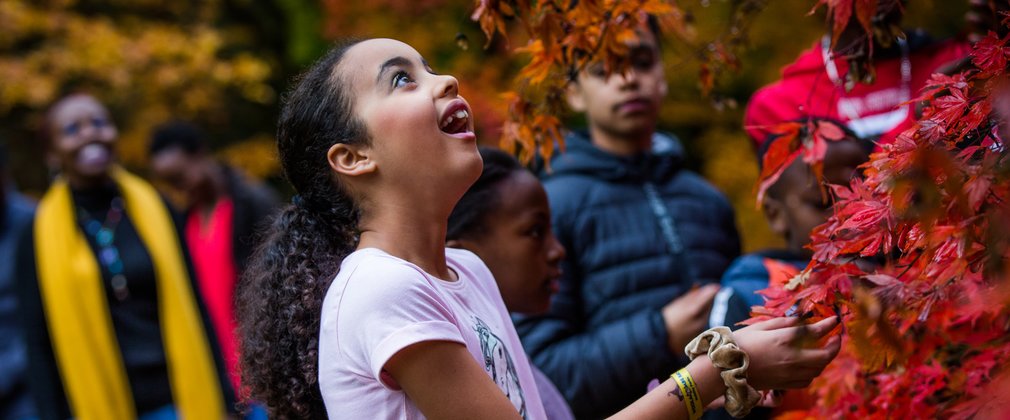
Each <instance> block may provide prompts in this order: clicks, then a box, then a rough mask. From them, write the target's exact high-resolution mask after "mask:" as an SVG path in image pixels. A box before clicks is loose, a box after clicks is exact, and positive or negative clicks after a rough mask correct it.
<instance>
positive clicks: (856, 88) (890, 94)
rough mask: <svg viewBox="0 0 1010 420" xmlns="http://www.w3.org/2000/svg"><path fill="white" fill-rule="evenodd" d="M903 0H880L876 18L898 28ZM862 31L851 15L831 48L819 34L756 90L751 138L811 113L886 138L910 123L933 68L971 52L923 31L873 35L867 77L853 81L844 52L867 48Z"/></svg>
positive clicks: (747, 118)
mask: <svg viewBox="0 0 1010 420" xmlns="http://www.w3.org/2000/svg"><path fill="white" fill-rule="evenodd" d="M903 3H904V1H903V0H881V1H880V2H878V3H877V14H876V16H875V25H876V26H878V27H880V28H882V29H883V30H889V29H888V28H897V27H898V24H899V23H900V20H901V15H902V13H903V10H904V7H905V6H904V5H903ZM828 26H829V27H830V26H831V25H830V23H829V25H828ZM865 37H866V33H865V31H864V30H863V28H862V27H861V26H859V24H858V23H857V20H856V19H855V18H853V19H852V20H851V21H850V23H849V25H848V26H847V27H846V29H845V30H844V31H843V32H842V34H840V35H839V36H838V40H837V42H836V43H835V48H834V50H832V48H831V34H826V35H824V36H823V37H821V39H819V40H817V41H816V42H814V45H813V46H812V47H811V48H809V49H807V50H805V51H803V52H802V53H800V56H799V57H798V58H797V59H796V61H794V62H793V63H791V64H789V65H787V66H786V67H785V68H783V69H782V78H781V79H780V80H778V81H776V82H774V83H772V84H770V85H768V86H765V87H763V88H761V89H759V90H758V91H757V92H755V93H754V95H753V96H751V98H750V101H748V104H747V109H746V111H745V114H744V127H745V128H746V129H747V133H748V134H749V135H750V137H751V138H752V139H753V140H754V141H755V142H757V143H760V142H763V141H764V140H765V139H766V138H767V137H768V134H769V132H768V128H769V127H770V126H771V125H773V124H775V123H777V122H783V121H791V120H795V119H797V118H800V117H802V116H804V115H816V116H819V117H826V118H831V119H834V120H838V121H842V122H844V123H845V124H846V125H847V126H848V127H849V129H851V130H852V131H853V132H855V134H856V135H858V136H859V137H861V138H865V139H869V140H873V141H877V142H879V143H889V142H891V141H893V140H894V138H895V137H896V136H897V135H898V134H900V133H901V132H902V131H905V130H906V129H908V128H910V127H911V126H912V124H913V123H914V122H915V119H916V112H915V106H914V104H912V103H909V102H910V101H911V99H912V98H915V97H916V96H918V93H919V91H920V90H921V89H922V88H923V87H924V86H925V84H926V82H927V81H928V80H929V78H930V75H932V74H933V73H936V72H938V71H943V70H944V69H945V68H949V67H951V66H953V65H954V63H957V62H959V61H960V60H961V59H963V58H965V57H967V56H968V48H969V46H968V43H967V42H964V41H957V40H945V41H936V40H934V39H931V38H930V37H929V35H927V34H926V33H925V32H923V31H921V30H915V31H909V32H907V33H906V34H905V39H901V38H897V37H896V38H895V39H894V40H893V41H892V42H890V43H889V44H890V45H885V43H886V41H885V43H882V42H880V41H878V40H877V39H876V37H875V40H874V45H873V48H872V49H871V50H869V52H866V53H872V66H873V72H872V74H873V77H872V78H871V79H872V83H865V82H866V80H864V81H863V82H859V81H858V80H856V81H855V82H853V81H850V80H848V79H851V78H848V77H847V76H848V75H849V72H850V65H849V62H848V61H847V58H848V57H852V56H854V55H858V54H864V51H865V48H864V47H865V45H864V43H865ZM856 79H859V77H857V78H856ZM787 98H788V99H787Z"/></svg>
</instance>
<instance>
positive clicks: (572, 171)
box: [550, 131, 684, 183]
mask: <svg viewBox="0 0 1010 420" xmlns="http://www.w3.org/2000/svg"><path fill="white" fill-rule="evenodd" d="M683 165H684V146H683V145H682V144H681V143H680V140H679V139H677V138H676V137H674V136H673V135H670V134H662V133H656V134H655V135H653V137H652V150H651V151H650V152H645V153H641V154H638V155H635V156H617V155H613V154H610V153H607V152H605V151H603V150H600V149H598V148H597V147H595V146H593V144H592V143H590V141H589V138H588V136H587V134H586V133H585V132H584V131H572V132H570V133H568V135H567V136H565V151H564V152H563V153H557V152H555V157H554V158H553V159H552V160H551V168H550V175H588V176H592V177H594V178H598V179H601V180H606V181H611V182H633V183H641V182H662V181H665V180H667V179H669V178H670V177H671V176H673V174H674V173H676V172H677V171H678V170H680V169H681V168H682V167H683Z"/></svg>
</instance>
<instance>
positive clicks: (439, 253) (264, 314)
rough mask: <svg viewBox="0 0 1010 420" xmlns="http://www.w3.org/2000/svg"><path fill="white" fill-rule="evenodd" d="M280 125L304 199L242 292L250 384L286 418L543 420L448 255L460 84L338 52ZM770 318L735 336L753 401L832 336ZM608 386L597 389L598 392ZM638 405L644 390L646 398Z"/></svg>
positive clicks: (424, 70) (400, 51)
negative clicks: (810, 341)
mask: <svg viewBox="0 0 1010 420" xmlns="http://www.w3.org/2000/svg"><path fill="white" fill-rule="evenodd" d="M286 98H287V99H286V103H285V105H284V107H283V109H282V111H281V117H280V121H279V122H278V135H277V142H278V150H279V154H280V159H281V165H282V167H283V169H284V172H285V175H286V176H287V179H288V180H289V181H290V182H291V184H292V186H293V187H294V189H295V191H296V192H297V195H296V198H295V199H293V204H291V205H289V206H286V207H285V208H284V209H283V210H282V211H281V213H280V214H279V215H278V217H277V218H276V220H275V222H274V224H273V226H272V227H271V228H270V230H269V231H268V232H267V233H266V236H265V238H264V242H263V244H262V245H261V246H260V247H259V248H258V250H257V252H256V254H255V255H254V256H253V259H252V262H251V264H250V266H249V269H248V270H247V271H246V276H245V277H244V278H243V279H242V281H241V282H240V283H239V289H238V297H237V298H238V300H237V308H238V312H237V313H238V321H239V332H240V336H241V352H240V353H241V366H242V369H241V371H242V374H243V382H242V383H243V385H244V386H246V387H248V388H249V390H250V391H251V398H253V399H255V400H257V401H262V402H263V403H264V404H265V405H266V406H267V408H268V411H269V412H270V415H271V416H274V417H278V418H308V419H315V418H327V417H329V418H378V419H420V418H465V419H471V418H473V419H519V418H524V419H544V418H546V413H545V411H544V407H543V404H542V401H541V400H540V397H539V390H538V388H537V384H536V382H535V379H534V377H533V374H532V370H531V368H530V364H529V360H528V359H527V358H526V356H525V354H524V352H523V349H522V346H521V344H520V342H519V339H518V335H517V334H516V331H515V328H514V327H513V326H512V323H511V320H510V318H509V313H508V311H507V310H506V308H505V305H504V303H503V301H502V295H501V293H500V292H499V290H498V286H497V285H496V284H495V280H494V278H493V277H492V275H491V272H490V271H489V270H488V267H487V266H486V265H485V264H484V262H482V261H481V260H480V259H479V258H478V257H477V256H476V255H474V254H473V253H471V252H469V251H465V250H457V249H450V248H446V230H447V223H448V218H449V214H450V213H451V212H452V209H453V207H454V206H455V204H456V202H457V201H458V200H459V199H460V197H461V196H462V195H463V194H464V192H466V190H467V189H468V188H469V187H470V185H471V184H473V183H474V181H475V180H477V178H478V177H479V176H480V173H481V166H482V163H481V156H480V154H479V153H478V150H477V142H476V136H475V135H474V132H473V127H474V125H473V119H472V118H473V117H472V115H471V110H470V107H469V105H468V104H467V102H466V100H464V99H463V98H462V97H461V96H460V94H459V83H458V82H457V81H456V79H455V78H453V77H452V76H448V75H440V74H438V73H436V72H435V71H433V70H432V69H431V67H429V66H428V64H427V62H426V61H425V60H424V59H423V58H422V57H421V55H420V54H419V53H418V52H417V51H416V50H414V49H413V48H412V47H410V46H409V45H407V44H404V43H402V42H400V41H396V40H392V39H370V40H365V41H359V42H352V43H348V44H345V45H343V46H340V47H337V48H335V49H333V50H331V51H330V52H329V53H328V54H326V55H325V56H324V57H323V58H322V59H320V60H319V61H318V62H317V63H316V64H315V65H314V66H313V67H311V68H310V69H309V70H308V71H307V72H306V73H305V74H303V75H302V76H301V77H300V78H299V80H298V83H297V84H296V85H295V86H294V88H293V90H292V91H290V92H289V93H288V95H286ZM797 324H799V320H798V319H796V318H791V319H789V318H780V319H775V320H771V321H768V322H765V323H761V324H758V325H754V326H752V327H748V328H745V329H742V330H740V331H739V332H735V333H733V336H734V337H735V341H736V343H737V344H738V345H739V346H740V348H742V349H745V350H744V351H746V352H747V353H749V354H750V355H751V356H750V371H749V372H750V378H751V379H750V381H751V385H752V386H753V387H754V388H757V389H771V388H790V387H797V386H803V385H806V384H808V383H809V381H810V380H811V379H812V378H813V377H814V376H816V375H817V374H819V373H820V372H821V370H822V369H823V368H824V366H825V365H826V364H827V363H828V362H829V361H830V360H831V359H832V358H833V357H834V355H835V354H836V353H837V352H838V349H839V340H837V337H835V338H832V339H830V340H828V341H827V342H826V343H823V345H813V346H804V345H802V344H801V342H800V340H804V339H806V338H809V337H811V336H812V337H814V338H815V339H816V338H820V337H824V336H825V335H826V334H827V333H828V331H830V330H832V329H833V328H834V327H836V326H837V319H836V318H826V319H824V320H822V321H820V322H817V323H815V324H812V325H811V326H809V327H804V326H800V325H797ZM678 373H679V374H681V375H688V376H690V377H693V378H696V380H693V381H692V382H690V384H689V386H687V388H684V389H688V390H689V391H690V392H689V393H687V394H685V393H684V392H681V393H679V394H678V392H677V391H675V389H678V386H680V385H678V382H677V381H675V380H674V379H670V380H667V381H666V382H664V383H663V384H661V385H660V386H659V387H658V388H657V389H656V390H654V391H652V392H650V393H649V394H647V395H646V396H645V397H643V398H642V399H641V400H639V401H638V402H636V403H635V404H633V405H632V406H630V407H628V408H627V409H626V410H625V411H622V412H621V413H619V414H618V417H623V418H636V419H639V418H641V419H650V418H669V417H674V418H687V417H688V414H689V413H694V414H697V412H698V410H697V409H695V411H688V409H685V408H684V407H688V405H686V404H690V407H694V408H697V407H698V405H699V404H701V406H704V405H706V404H708V402H710V401H712V400H713V399H715V398H717V397H718V396H720V395H722V394H723V393H724V392H726V389H727V388H726V385H725V384H724V382H723V380H722V379H721V377H720V368H717V367H715V365H714V364H713V363H712V362H711V361H710V360H709V359H708V357H707V356H705V355H701V356H699V357H698V358H696V359H694V361H693V362H692V363H691V364H690V365H688V367H687V368H686V369H684V370H683V371H682V372H680V371H679V372H678ZM601 380H605V378H601ZM644 391H645V390H643V392H644Z"/></svg>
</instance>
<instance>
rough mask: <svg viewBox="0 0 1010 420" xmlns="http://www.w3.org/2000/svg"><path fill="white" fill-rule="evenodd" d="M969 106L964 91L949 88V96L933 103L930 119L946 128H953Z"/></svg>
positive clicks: (937, 99) (969, 102) (969, 103)
mask: <svg viewBox="0 0 1010 420" xmlns="http://www.w3.org/2000/svg"><path fill="white" fill-rule="evenodd" d="M970 105H971V101H970V100H969V99H968V95H967V93H966V92H965V89H963V88H956V87H951V88H950V93H949V94H947V95H945V96H941V97H939V98H936V99H935V100H934V101H933V107H934V110H935V111H934V113H933V115H932V118H931V119H933V120H934V121H936V122H937V123H938V124H943V125H944V126H946V127H954V126H956V125H957V124H958V123H959V122H960V119H961V117H962V116H964V113H965V111H967V110H968V107H969V106H970Z"/></svg>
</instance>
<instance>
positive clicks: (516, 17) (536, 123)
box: [472, 0, 686, 162]
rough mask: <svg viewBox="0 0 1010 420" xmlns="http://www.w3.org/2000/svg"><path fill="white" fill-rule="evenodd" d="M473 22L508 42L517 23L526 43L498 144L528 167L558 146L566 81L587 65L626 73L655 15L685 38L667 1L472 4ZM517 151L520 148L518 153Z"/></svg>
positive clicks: (486, 0) (494, 0)
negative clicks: (634, 46) (634, 44)
mask: <svg viewBox="0 0 1010 420" xmlns="http://www.w3.org/2000/svg"><path fill="white" fill-rule="evenodd" d="M476 5H477V7H476V10H475V11H474V13H473V15H472V18H473V19H474V20H476V21H478V22H479V23H480V27H481V29H482V30H483V32H484V34H485V35H486V36H487V38H488V43H490V42H491V41H492V39H493V38H494V37H495V36H496V35H498V36H501V37H503V38H504V39H505V41H506V42H508V33H509V31H508V27H507V25H506V21H516V22H518V23H519V24H520V26H521V27H522V28H523V29H524V31H525V35H526V36H527V37H528V41H527V42H526V44H525V45H524V46H522V47H519V48H517V49H516V51H517V52H519V53H522V54H526V55H528V56H529V57H530V61H529V63H528V64H526V65H525V66H524V67H523V68H522V69H521V70H520V72H519V76H518V77H516V80H517V83H516V86H515V88H514V90H513V91H512V92H508V93H506V94H505V99H506V101H507V102H508V114H509V115H508V117H509V118H508V120H507V121H506V122H505V124H504V127H503V130H502V140H501V145H502V147H503V148H505V149H506V150H508V151H510V152H513V153H516V152H517V153H518V155H519V157H520V159H521V160H523V161H524V162H528V161H529V160H530V159H532V158H533V156H534V154H536V153H539V154H540V155H542V156H544V157H546V158H549V157H550V156H551V154H552V152H553V149H554V147H555V145H557V146H559V147H561V148H563V147H564V141H563V137H562V135H561V121H560V120H559V119H558V117H557V116H559V115H563V114H564V111H565V106H566V104H565V88H566V86H567V84H568V81H569V78H570V75H571V74H572V73H573V72H577V71H579V70H581V69H584V68H586V66H587V65H589V63H590V62H592V61H597V60H599V61H600V62H602V63H603V66H604V70H605V71H606V73H607V74H612V73H620V72H623V71H625V70H627V69H628V65H629V63H628V62H627V59H626V58H627V49H628V48H627V44H628V42H629V41H632V40H634V39H635V38H636V37H637V35H636V34H635V30H636V29H637V28H640V27H642V25H643V24H644V22H645V20H646V17H647V16H648V15H653V16H656V17H657V19H658V20H659V23H660V26H661V27H662V28H663V30H664V31H673V32H674V33H683V32H684V31H685V28H686V26H685V23H684V16H683V14H682V12H681V10H680V9H678V8H677V7H675V6H674V5H673V2H672V1H670V0H632V1H620V0H580V1H578V2H571V1H567V0H548V1H536V2H530V1H529V0H477V1H476ZM517 149H518V150H517Z"/></svg>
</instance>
